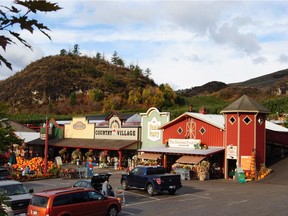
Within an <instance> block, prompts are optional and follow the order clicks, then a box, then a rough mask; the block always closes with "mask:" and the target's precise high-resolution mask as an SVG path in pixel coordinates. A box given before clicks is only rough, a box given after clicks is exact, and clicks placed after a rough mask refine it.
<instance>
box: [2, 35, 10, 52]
mask: <svg viewBox="0 0 288 216" xmlns="http://www.w3.org/2000/svg"><path fill="white" fill-rule="evenodd" d="M11 43H13V41H12V40H11V39H10V38H7V37H5V36H0V46H1V47H2V48H3V49H4V50H6V46H7V44H11Z"/></svg>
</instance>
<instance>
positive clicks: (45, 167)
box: [44, 117, 49, 174]
mask: <svg viewBox="0 0 288 216" xmlns="http://www.w3.org/2000/svg"><path fill="white" fill-rule="evenodd" d="M48 142H49V120H48V118H47V117H46V125H45V148H44V174H47V166H48Z"/></svg>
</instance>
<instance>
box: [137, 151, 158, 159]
mask: <svg viewBox="0 0 288 216" xmlns="http://www.w3.org/2000/svg"><path fill="white" fill-rule="evenodd" d="M161 155H162V154H159V153H143V154H141V155H139V156H138V158H140V159H147V160H157V159H158V158H159V157H160V156H161Z"/></svg>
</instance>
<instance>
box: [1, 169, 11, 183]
mask: <svg viewBox="0 0 288 216" xmlns="http://www.w3.org/2000/svg"><path fill="white" fill-rule="evenodd" d="M12 179H13V178H12V174H11V173H10V172H9V170H8V169H7V167H0V180H12Z"/></svg>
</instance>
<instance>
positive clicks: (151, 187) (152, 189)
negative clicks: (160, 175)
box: [147, 184, 155, 196]
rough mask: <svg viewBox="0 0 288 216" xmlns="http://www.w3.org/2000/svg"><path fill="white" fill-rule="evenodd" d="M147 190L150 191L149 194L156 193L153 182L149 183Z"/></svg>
mask: <svg viewBox="0 0 288 216" xmlns="http://www.w3.org/2000/svg"><path fill="white" fill-rule="evenodd" d="M147 192H148V194H149V195H150V196H153V195H154V192H155V190H154V187H153V185H152V184H148V185H147Z"/></svg>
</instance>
